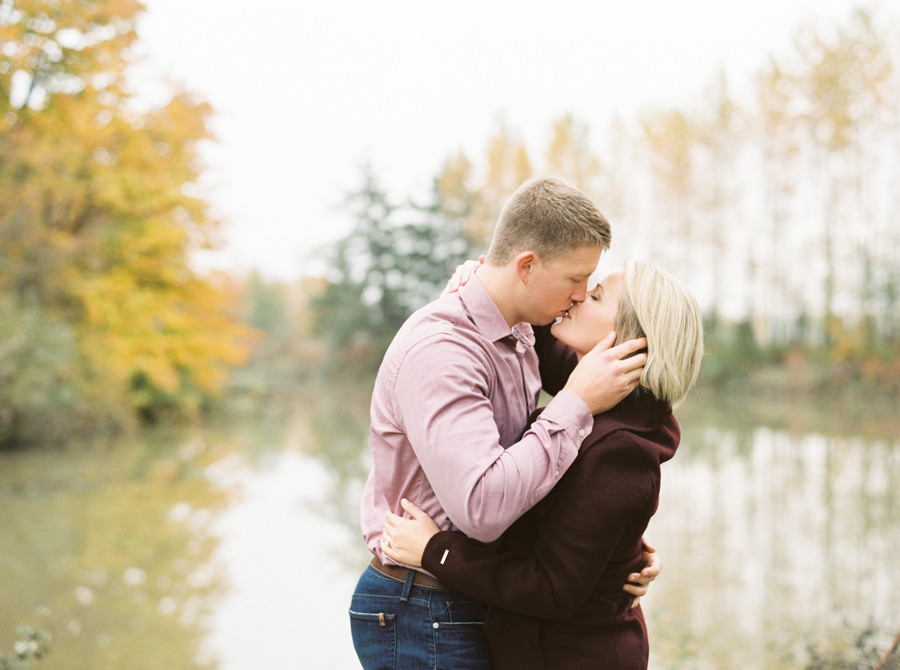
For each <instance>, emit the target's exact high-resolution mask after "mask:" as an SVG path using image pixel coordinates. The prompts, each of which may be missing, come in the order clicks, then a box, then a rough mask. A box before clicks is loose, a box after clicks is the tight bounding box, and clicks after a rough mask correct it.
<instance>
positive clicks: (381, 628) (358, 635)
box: [350, 602, 397, 670]
mask: <svg viewBox="0 0 900 670" xmlns="http://www.w3.org/2000/svg"><path fill="white" fill-rule="evenodd" d="M364 604H369V603H364ZM372 604H374V605H375V608H376V609H377V603H372ZM354 606H356V607H359V605H357V603H355V602H354ZM367 609H368V608H367ZM350 633H351V635H352V636H353V647H354V649H356V655H357V656H358V657H359V662H360V664H361V665H362V667H363V668H364V670H394V667H395V663H396V660H395V659H396V653H397V631H396V615H394V614H388V613H387V612H371V611H370V612H357V611H355V610H353V609H352V608H351V609H350Z"/></svg>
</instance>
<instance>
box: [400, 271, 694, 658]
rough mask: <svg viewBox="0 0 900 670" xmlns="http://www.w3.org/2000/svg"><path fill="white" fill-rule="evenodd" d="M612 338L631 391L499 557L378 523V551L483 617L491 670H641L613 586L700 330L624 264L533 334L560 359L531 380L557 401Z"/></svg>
mask: <svg viewBox="0 0 900 670" xmlns="http://www.w3.org/2000/svg"><path fill="white" fill-rule="evenodd" d="M539 330H540V329H539ZM613 330H614V331H615V332H616V333H617V336H618V339H619V341H624V340H628V339H631V338H635V337H646V338H647V353H648V360H647V364H646V366H645V367H644V371H643V374H642V377H641V384H640V386H639V387H638V389H637V390H635V391H634V392H633V393H632V394H631V395H630V396H628V397H627V398H626V399H625V400H623V401H622V402H621V403H620V404H619V405H618V406H617V407H615V408H614V409H612V410H610V411H609V412H606V413H605V414H600V415H597V416H595V417H594V429H593V431H592V433H591V435H590V436H589V437H587V438H585V440H584V443H583V445H582V447H581V450H580V452H579V455H578V458H577V460H576V461H575V463H574V464H573V465H572V467H571V468H570V469H569V471H568V472H567V473H566V474H565V475H564V476H563V478H562V479H561V480H560V482H559V484H557V485H556V486H555V487H554V489H553V491H552V492H551V493H550V494H549V495H548V496H547V497H546V498H545V499H544V500H542V501H541V502H540V503H538V504H537V505H536V506H535V507H534V508H532V509H531V510H529V511H528V512H527V513H526V514H525V515H524V516H522V517H521V518H520V519H519V520H518V521H517V522H516V523H515V524H513V526H512V527H511V528H510V529H509V530H508V531H507V533H506V534H505V535H504V539H503V541H502V544H501V545H500V547H499V548H498V549H494V548H492V547H488V546H486V545H483V544H480V543H478V542H475V541H474V540H470V539H469V538H467V537H466V536H465V535H462V534H461V533H458V532H450V531H444V532H440V531H439V530H438V528H437V526H436V525H434V523H433V522H432V521H431V519H430V518H429V517H428V516H427V515H426V514H424V513H423V512H421V511H420V510H419V509H418V508H417V507H415V506H414V505H412V504H411V503H409V502H408V501H404V508H405V510H406V511H407V512H408V513H409V514H410V515H411V516H412V517H413V518H412V519H407V518H403V517H399V516H396V515H394V514H388V520H387V525H386V527H385V536H384V538H383V539H382V547H383V549H384V551H385V553H387V554H388V555H389V556H390V557H391V558H393V559H395V560H398V561H400V562H403V563H406V564H408V565H413V566H420V565H421V566H422V567H424V568H425V569H426V570H428V571H429V572H431V573H432V574H433V575H434V576H435V577H437V578H438V579H439V580H440V581H441V582H442V583H444V584H446V585H447V586H448V587H450V588H452V589H455V590H458V591H461V592H463V593H465V594H467V595H469V596H471V597H473V598H476V599H478V600H480V601H482V602H485V603H487V604H488V605H490V606H491V611H490V614H489V615H488V618H487V621H486V622H485V633H486V634H487V637H488V640H489V642H490V645H491V663H492V666H493V668H494V670H504V669H505V668H509V669H513V668H515V669H517V670H519V669H522V668H546V669H551V668H560V669H562V668H565V669H566V670H571V669H577V668H609V669H613V668H615V669H619V670H622V669H628V670H631V669H634V670H637V669H644V668H646V667H647V659H648V644H647V629H646V626H645V623H644V619H643V614H642V612H641V609H640V607H635V608H632V607H630V605H631V597H630V596H629V595H628V594H627V593H624V592H623V591H622V590H621V584H622V582H623V581H624V580H625V578H626V577H627V575H628V574H630V573H632V572H635V571H636V569H639V566H640V564H641V560H642V554H641V537H642V535H643V533H644V530H645V529H646V527H647V524H648V523H649V521H650V518H651V517H652V516H653V514H654V512H655V511H656V508H657V504H658V501H659V485H660V465H661V464H662V463H664V462H665V461H667V460H669V459H670V458H672V456H673V455H674V453H675V450H676V448H677V446H678V441H679V437H680V430H679V427H678V424H677V422H676V421H675V418H674V417H673V416H672V408H673V407H674V406H676V405H677V404H678V403H679V402H680V401H681V400H682V398H684V396H685V395H686V394H687V392H688V391H689V390H690V388H691V386H692V385H693V384H694V381H695V380H696V378H697V375H698V373H699V370H700V360H701V358H702V355H703V327H702V322H701V318H700V312H699V309H698V307H697V303H696V300H695V299H694V297H693V296H692V295H691V294H690V292H688V291H687V289H685V288H684V286H683V285H682V284H681V283H680V282H678V281H677V280H675V279H674V278H672V277H670V276H669V275H668V274H666V273H665V272H663V271H661V270H658V269H656V268H653V267H651V266H649V265H646V264H644V263H639V262H636V261H629V262H628V263H627V264H626V266H625V270H624V272H620V273H615V274H612V275H610V276H608V277H607V278H606V279H604V280H603V282H602V283H601V284H600V285H599V286H597V288H596V289H595V290H594V291H593V292H592V293H591V294H589V295H588V298H587V299H586V300H585V301H584V302H583V303H581V304H579V305H575V306H573V307H571V308H570V309H569V311H568V313H567V314H566V316H565V317H564V318H563V319H562V320H560V321H558V322H557V323H556V324H554V325H553V327H552V330H550V329H543V332H540V333H538V343H537V346H540V347H542V348H548V349H549V348H553V347H568V354H567V357H566V360H567V363H566V365H564V366H563V369H558V370H542V371H541V373H542V379H543V380H544V382H545V388H546V389H547V390H548V391H550V392H553V391H554V386H555V387H556V389H555V390H558V389H561V388H562V387H563V385H564V384H565V380H566V378H567V376H568V374H569V372H571V369H572V368H573V367H574V366H575V364H576V362H577V360H578V358H580V357H581V356H583V355H584V354H586V353H587V352H589V351H590V350H591V349H592V348H593V347H594V345H596V344H597V343H598V342H599V341H600V340H601V339H603V338H604V337H605V336H606V335H608V334H609V333H610V331H613ZM548 331H550V332H548ZM542 358H544V357H543V356H542Z"/></svg>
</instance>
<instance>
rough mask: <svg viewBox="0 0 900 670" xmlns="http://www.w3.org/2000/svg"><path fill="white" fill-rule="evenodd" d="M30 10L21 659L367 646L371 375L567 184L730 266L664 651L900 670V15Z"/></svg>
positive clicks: (280, 659) (107, 0)
mask: <svg viewBox="0 0 900 670" xmlns="http://www.w3.org/2000/svg"><path fill="white" fill-rule="evenodd" d="M621 4H622V5H623V6H616V7H612V6H607V3H587V2H575V1H573V0H563V1H561V2H557V3H554V4H553V7H552V9H551V8H549V7H548V6H546V5H545V4H543V3H542V4H538V3H534V2H516V3H513V2H492V3H484V2H481V3H475V2H468V1H466V0H462V1H460V2H456V3H454V4H453V6H452V8H450V7H440V6H432V5H429V4H428V3H421V2H403V1H391V0H388V1H386V2H382V3H363V2H352V1H344V0H339V1H336V2H332V3H315V4H313V3H305V2H288V1H287V0H262V1H261V2H257V3H254V4H252V5H248V4H247V3H237V2H233V1H232V0H220V1H219V2H216V3H210V2H201V1H200V0H178V1H176V0H147V1H146V2H144V3H141V2H137V1H136V0H80V1H78V2H76V1H74V0H0V668H7V667H8V668H25V667H29V665H33V666H34V667H35V668H39V669H43V668H47V669H48V670H49V669H60V670H63V669H65V670H68V669H72V670H75V669H78V668H86V667H90V668H94V669H98V670H102V669H105V668H109V669H112V668H122V667H125V668H133V669H140V668H221V669H222V670H237V669H239V668H244V667H249V666H254V665H256V666H262V667H276V666H277V667H295V668H347V669H353V668H357V667H358V664H357V662H356V658H355V654H354V652H353V649H352V644H351V641H350V636H349V625H348V620H347V615H346V608H347V606H348V605H349V598H350V594H351V592H352V590H353V587H354V585H355V582H356V579H357V578H358V576H359V574H360V573H361V571H362V569H363V568H364V566H365V565H366V564H367V562H368V558H369V557H368V554H367V551H366V549H365V547H364V546H363V544H362V540H361V538H360V532H359V524H358V503H359V495H360V492H361V489H362V484H363V481H364V478H365V476H366V475H367V473H368V467H369V454H368V402H369V398H370V393H371V388H372V383H373V380H374V374H375V372H376V370H377V366H378V364H379V362H380V360H381V356H382V354H383V352H384V350H385V348H386V347H387V344H388V343H389V342H390V339H391V338H392V336H393V334H394V332H395V331H396V329H397V328H398V327H399V325H400V324H401V323H402V322H403V320H404V319H405V318H406V317H407V316H408V315H409V314H410V313H411V312H412V311H413V310H415V309H417V308H418V307H420V306H421V305H423V304H425V303H427V302H428V301H430V300H432V299H434V298H435V297H436V296H437V295H438V293H439V292H440V289H441V287H442V286H443V284H444V282H445V281H446V279H447V277H448V276H449V275H450V274H451V273H452V271H453V268H454V267H455V266H456V265H457V264H458V263H459V262H460V261H461V260H463V259H465V258H469V257H475V256H477V255H478V254H479V253H483V252H484V251H485V250H486V248H487V244H488V241H489V239H490V236H491V232H492V227H493V225H494V222H495V221H496V218H497V215H498V213H499V211H500V208H501V207H502V205H503V203H504V202H505V200H506V198H507V197H508V196H509V194H510V193H511V192H512V191H513V190H514V189H515V188H516V187H517V186H518V185H519V184H520V183H521V182H522V181H524V180H525V179H527V178H529V177H530V176H533V175H537V174H546V173H553V174H558V175H560V176H562V177H564V178H566V179H568V180H570V181H572V182H574V183H575V184H577V185H578V186H579V187H581V188H582V189H583V190H584V191H586V192H587V193H588V194H589V195H590V196H591V197H592V198H593V199H594V201H595V202H596V203H597V205H598V207H599V208H600V210H601V211H602V212H603V213H604V214H605V215H606V216H607V217H608V218H609V219H610V221H611V223H612V227H613V244H612V248H611V250H610V252H609V253H608V254H604V257H603V259H602V260H601V266H600V268H599V269H598V277H599V276H602V275H603V274H605V273H606V272H608V271H611V270H614V269H615V268H617V267H618V266H619V265H620V264H621V263H622V261H623V260H624V259H625V258H627V257H636V258H639V259H642V260H646V261H649V262H652V263H655V264H658V265H660V266H661V267H664V268H666V269H667V270H669V271H671V272H672V273H674V274H675V275H677V276H678V277H680V278H681V279H682V280H684V281H685V282H686V283H687V284H688V285H689V286H690V287H691V289H692V290H693V291H694V292H695V293H696V295H697V296H698V299H699V300H700V302H701V305H702V307H703V310H704V314H705V320H706V338H707V352H708V354H707V356H706V359H705V361H704V367H703V371H702V373H701V380H700V383H699V385H698V387H697V389H696V391H695V392H693V394H692V395H691V397H690V398H689V399H688V400H687V401H686V402H685V403H684V405H683V406H682V407H681V408H679V410H678V412H677V416H678V417H679V419H680V421H681V424H682V426H683V429H684V438H683V443H682V448H681V449H680V451H679V457H678V458H677V459H675V460H674V461H673V462H672V463H670V464H669V465H667V466H666V472H665V478H664V485H663V490H662V499H661V503H660V510H659V512H658V513H657V516H656V517H655V518H654V521H653V524H652V526H651V532H650V535H651V537H652V538H653V539H654V541H655V542H656V544H657V546H658V547H659V550H660V552H661V555H662V559H663V564H664V571H663V574H662V576H661V578H660V579H659V580H657V581H656V582H655V583H654V585H653V586H652V588H651V592H650V594H649V595H648V596H647V597H646V598H645V601H644V608H645V612H646V615H647V618H648V622H649V624H648V625H649V629H650V637H651V667H652V668H654V669H658V670H660V669H664V668H665V669H669V668H671V669H679V670H680V669H688V668H690V669H704V670H705V669H707V668H710V669H713V668H722V669H730V668H741V669H744V668H760V669H762V668H765V669H785V670H787V669H790V670H795V669H796V670H842V669H851V668H852V669H855V670H861V669H870V668H878V669H879V670H882V669H884V668H898V667H900V650H898V649H897V648H896V644H897V641H898V639H900V638H898V633H900V597H898V596H900V561H898V560H897V556H898V555H900V420H898V410H900V304H898V303H900V6H898V5H897V3H896V2H892V1H887V0H886V1H884V2H880V3H879V2H876V3H871V4H866V5H859V4H857V3H855V2H850V1H849V0H819V1H818V2H812V1H811V0H810V1H807V0H777V1H776V0H758V1H757V2H755V3H753V4H752V6H739V5H734V4H733V3H721V2H714V1H713V0H685V1H684V2H681V3H671V2H662V1H661V0H636V1H635V2H631V3H621Z"/></svg>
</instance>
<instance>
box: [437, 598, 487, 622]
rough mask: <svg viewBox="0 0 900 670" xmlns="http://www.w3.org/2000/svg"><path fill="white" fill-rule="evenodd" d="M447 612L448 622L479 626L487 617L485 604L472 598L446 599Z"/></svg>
mask: <svg viewBox="0 0 900 670" xmlns="http://www.w3.org/2000/svg"><path fill="white" fill-rule="evenodd" d="M447 612H448V614H449V615H450V621H449V622H448V623H454V624H476V625H479V626H481V625H483V624H484V620H485V619H486V618H487V613H488V608H487V605H484V604H483V603H479V602H475V601H473V600H448V601H447Z"/></svg>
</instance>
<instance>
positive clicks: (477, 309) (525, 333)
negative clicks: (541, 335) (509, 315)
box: [459, 274, 534, 347]
mask: <svg viewBox="0 0 900 670" xmlns="http://www.w3.org/2000/svg"><path fill="white" fill-rule="evenodd" d="M459 297H460V298H461V299H462V301H463V304H464V305H465V306H466V310H467V311H468V312H469V314H470V315H471V316H472V320H473V321H474V322H475V327H476V328H477V329H478V332H479V333H481V334H482V335H484V336H485V337H486V338H488V339H489V340H490V341H491V342H496V341H497V340H502V339H503V338H504V337H511V338H514V339H516V340H518V341H520V342H522V343H523V344H525V345H526V346H529V347H531V346H534V331H533V330H532V328H531V325H530V324H527V323H517V324H516V325H515V326H514V328H515V333H513V331H512V329H511V328H510V327H509V326H508V325H507V323H506V319H504V318H503V315H502V314H501V313H500V309H499V308H498V307H497V304H496V303H495V302H494V301H493V300H492V299H491V296H490V295H488V292H487V290H486V289H485V288H484V285H482V283H481V282H480V281H479V279H478V275H477V274H473V275H472V276H471V278H470V279H469V281H468V282H466V283H465V284H464V285H462V286H460V287H459ZM516 335H518V337H516Z"/></svg>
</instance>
